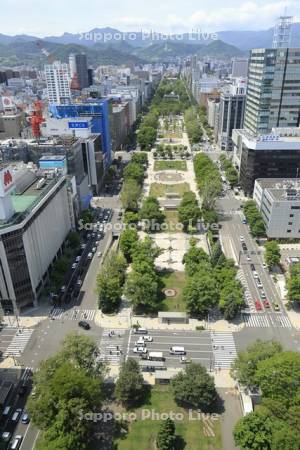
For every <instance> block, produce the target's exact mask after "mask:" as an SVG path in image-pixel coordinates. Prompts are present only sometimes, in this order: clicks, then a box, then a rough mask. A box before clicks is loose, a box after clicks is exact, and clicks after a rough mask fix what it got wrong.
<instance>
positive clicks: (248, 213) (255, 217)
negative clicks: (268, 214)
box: [244, 200, 266, 237]
mask: <svg viewBox="0 0 300 450" xmlns="http://www.w3.org/2000/svg"><path fill="white" fill-rule="evenodd" d="M244 214H245V217H246V219H247V221H248V223H249V226H250V231H251V234H252V236H254V237H262V236H265V235H266V227H265V224H264V221H263V218H262V215H261V213H260V212H259V211H258V209H257V205H256V203H255V201H254V200H248V201H247V202H246V203H245V205H244Z"/></svg>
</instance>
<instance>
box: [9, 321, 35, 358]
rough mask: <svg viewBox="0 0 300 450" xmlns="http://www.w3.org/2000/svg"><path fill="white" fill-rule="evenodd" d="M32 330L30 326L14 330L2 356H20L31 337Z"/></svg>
mask: <svg viewBox="0 0 300 450" xmlns="http://www.w3.org/2000/svg"><path fill="white" fill-rule="evenodd" d="M33 331H34V330H32V329H31V328H23V329H18V330H16V334H15V336H14V337H13V339H12V341H11V343H10V344H9V346H8V347H7V349H6V350H5V352H4V357H5V358H7V357H9V356H20V355H21V354H22V353H23V351H24V350H25V347H26V345H27V343H28V341H29V339H30V338H31V335H32V333H33Z"/></svg>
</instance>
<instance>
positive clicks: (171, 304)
mask: <svg viewBox="0 0 300 450" xmlns="http://www.w3.org/2000/svg"><path fill="white" fill-rule="evenodd" d="M161 282H162V284H163V289H175V290H176V295H175V296H174V297H166V296H165V295H164V294H163V301H162V310H163V311H179V312H185V311H186V304H185V301H184V300H183V295H182V294H183V288H184V286H185V284H186V274H185V272H167V271H166V272H164V273H162V274H161Z"/></svg>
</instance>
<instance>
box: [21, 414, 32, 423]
mask: <svg viewBox="0 0 300 450" xmlns="http://www.w3.org/2000/svg"><path fill="white" fill-rule="evenodd" d="M21 422H22V423H24V425H27V424H28V423H29V422H30V417H29V414H28V413H27V412H24V413H23V415H22V418H21Z"/></svg>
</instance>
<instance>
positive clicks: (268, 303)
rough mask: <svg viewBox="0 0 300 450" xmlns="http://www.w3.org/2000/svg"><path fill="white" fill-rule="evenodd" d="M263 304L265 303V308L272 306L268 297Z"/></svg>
mask: <svg viewBox="0 0 300 450" xmlns="http://www.w3.org/2000/svg"><path fill="white" fill-rule="evenodd" d="M263 305H264V307H265V308H270V307H271V305H270V302H269V300H267V299H265V300H263Z"/></svg>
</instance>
